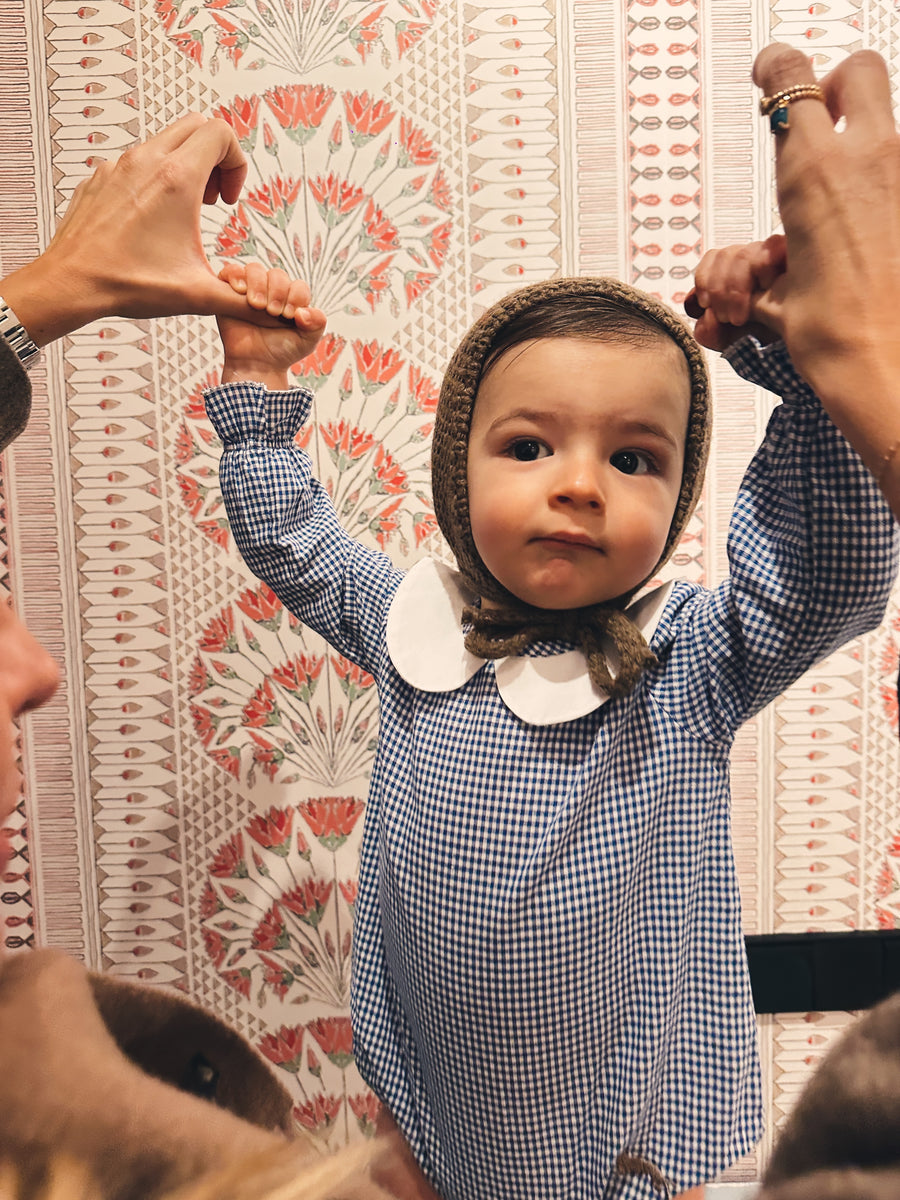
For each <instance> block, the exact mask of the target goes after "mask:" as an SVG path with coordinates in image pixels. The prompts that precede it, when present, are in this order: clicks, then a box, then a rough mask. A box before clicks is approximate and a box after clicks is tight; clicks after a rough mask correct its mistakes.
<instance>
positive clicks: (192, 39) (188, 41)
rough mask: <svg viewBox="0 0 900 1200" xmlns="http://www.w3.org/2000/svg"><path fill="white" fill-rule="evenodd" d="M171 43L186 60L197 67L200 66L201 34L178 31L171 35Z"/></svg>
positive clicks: (201, 52) (201, 51) (201, 60)
mask: <svg viewBox="0 0 900 1200" xmlns="http://www.w3.org/2000/svg"><path fill="white" fill-rule="evenodd" d="M172 41H173V42H174V43H175V45H176V46H177V47H178V49H179V50H180V51H181V53H182V54H183V55H184V56H185V57H186V58H189V59H190V61H191V62H195V63H197V65H198V66H201V65H202V63H203V35H202V34H201V33H196V32H195V31H194V30H193V29H180V30H178V32H177V33H174V34H172Z"/></svg>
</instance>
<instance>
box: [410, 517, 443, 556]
mask: <svg viewBox="0 0 900 1200" xmlns="http://www.w3.org/2000/svg"><path fill="white" fill-rule="evenodd" d="M437 531H438V523H437V517H435V515H434V513H432V512H418V513H413V535H414V536H415V539H416V549H417V550H418V548H419V547H420V546H421V545H422V543H423V542H424V541H425V540H426V539H427V538H430V537H433V536H434V534H436V533H437Z"/></svg>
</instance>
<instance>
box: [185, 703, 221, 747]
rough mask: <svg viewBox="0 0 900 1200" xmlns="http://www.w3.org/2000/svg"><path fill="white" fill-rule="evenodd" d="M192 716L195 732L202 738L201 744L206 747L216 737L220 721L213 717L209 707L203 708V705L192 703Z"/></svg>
mask: <svg viewBox="0 0 900 1200" xmlns="http://www.w3.org/2000/svg"><path fill="white" fill-rule="evenodd" d="M191 718H192V719H193V722H194V732H195V733H196V734H197V737H199V739H200V744H201V745H202V746H204V747H207V748H208V747H209V743H210V742H211V741H212V740H213V738H214V737H215V734H216V731H217V730H218V727H219V723H218V721H217V720H216V719H215V718H214V717H213V715H212V713H211V712H210V711H209V709H208V708H203V707H202V705H199V704H192V705H191Z"/></svg>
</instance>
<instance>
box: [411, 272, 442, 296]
mask: <svg viewBox="0 0 900 1200" xmlns="http://www.w3.org/2000/svg"><path fill="white" fill-rule="evenodd" d="M435 279H437V275H432V274H431V273H430V272H429V271H404V273H403V289H404V291H405V293H406V303H407V304H412V303H413V302H414V301H416V300H418V298H419V297H420V296H421V295H422V293H423V292H425V291H426V290H427V289H428V288H429V287H431V285H432V284H433V283H434V281H435Z"/></svg>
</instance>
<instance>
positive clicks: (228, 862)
mask: <svg viewBox="0 0 900 1200" xmlns="http://www.w3.org/2000/svg"><path fill="white" fill-rule="evenodd" d="M209 873H210V874H211V875H215V876H216V878H217V879H247V878H249V874H248V871H247V863H246V861H245V860H244V835H243V834H242V833H240V832H238V833H235V834H232V836H231V837H230V838H229V839H228V841H227V842H223V843H222V845H221V846H220V847H219V849H218V850H217V851H216V853H215V856H214V858H213V860H212V863H211V865H210V868H209Z"/></svg>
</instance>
